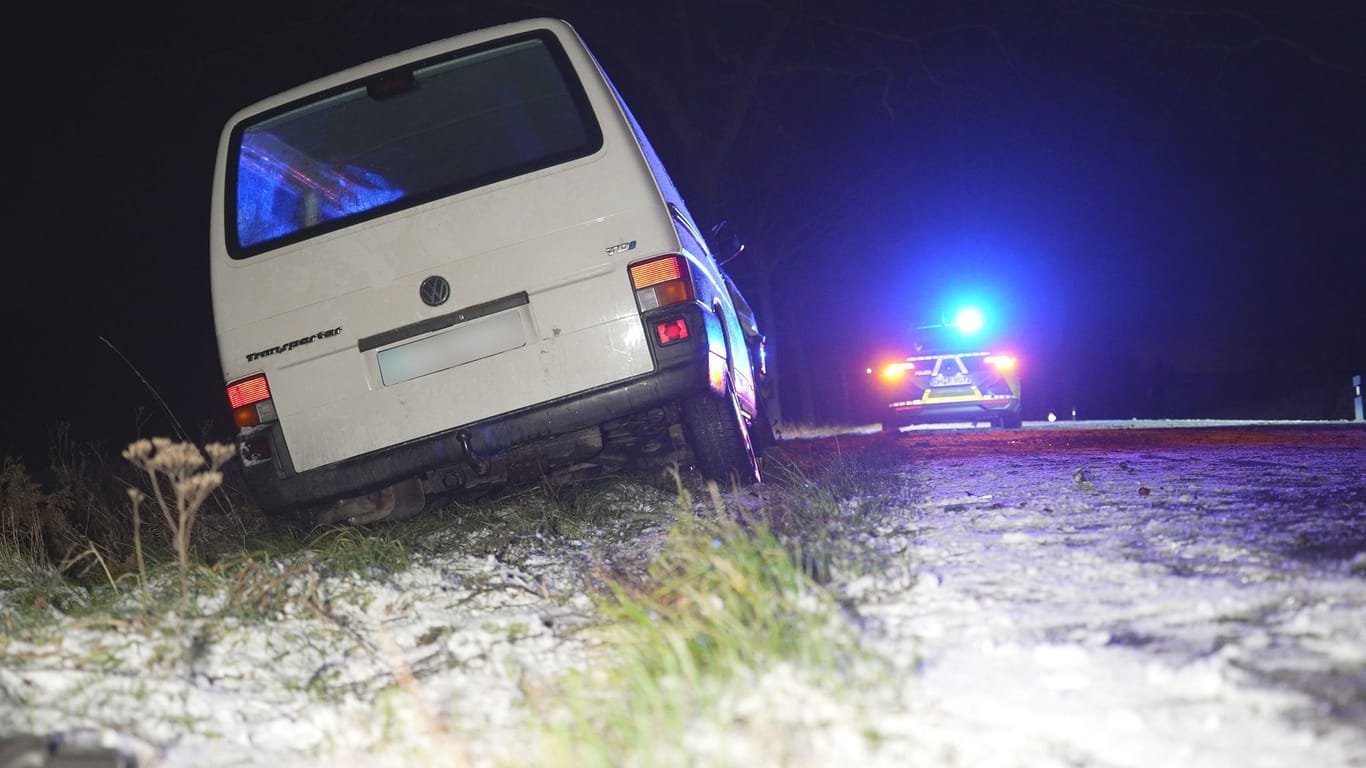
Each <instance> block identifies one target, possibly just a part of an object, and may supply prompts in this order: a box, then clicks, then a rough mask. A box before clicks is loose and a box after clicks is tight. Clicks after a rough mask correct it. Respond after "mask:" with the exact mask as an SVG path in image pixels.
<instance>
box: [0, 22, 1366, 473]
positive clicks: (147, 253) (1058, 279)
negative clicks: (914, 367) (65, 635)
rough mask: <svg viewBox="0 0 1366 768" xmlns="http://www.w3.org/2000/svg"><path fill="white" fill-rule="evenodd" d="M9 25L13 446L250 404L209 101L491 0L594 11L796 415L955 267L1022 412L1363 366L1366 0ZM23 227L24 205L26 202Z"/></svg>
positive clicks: (1165, 399)
mask: <svg viewBox="0 0 1366 768" xmlns="http://www.w3.org/2000/svg"><path fill="white" fill-rule="evenodd" d="M33 13H34V16H33V17H31V19H32V20H31V22H30V24H29V26H27V27H25V29H24V30H21V29H20V28H19V27H14V28H12V31H11V34H12V36H15V37H18V36H23V35H28V36H31V40H29V41H27V42H28V43H29V44H28V45H27V46H11V47H10V49H9V50H10V52H9V53H7V54H6V56H7V67H6V71H7V73H8V74H9V77H8V82H7V87H6V92H5V93H6V97H7V98H6V101H7V109H6V119H5V121H4V123H5V132H6V137H7V141H6V142H5V144H6V146H8V147H9V149H10V155H11V156H10V159H9V165H10V166H11V167H17V168H18V169H19V174H18V176H17V178H12V179H11V184H10V185H9V187H10V190H11V192H10V195H9V196H8V197H9V202H8V203H7V206H8V209H9V210H8V215H7V216H6V221H7V223H8V225H9V230H10V234H11V237H9V238H6V245H7V248H6V250H7V253H6V254H5V255H4V257H3V260H2V261H0V263H2V264H3V266H2V267H0V269H3V272H0V285H2V286H3V289H2V290H3V294H2V296H3V315H0V320H2V321H3V323H4V325H3V328H4V330H5V339H6V346H7V347H8V349H7V350H6V353H5V354H4V355H3V356H0V359H2V360H4V363H3V366H4V370H3V373H2V374H0V381H2V382H3V384H0V404H2V406H3V407H2V408H0V454H7V455H12V456H16V457H21V458H24V459H25V460H26V461H27V462H28V463H29V464H30V466H31V467H33V468H40V467H41V466H42V465H44V464H46V462H47V456H48V451H49V448H50V447H51V446H52V445H53V443H54V441H55V440H56V438H57V437H58V436H60V435H65V436H66V437H67V438H68V439H71V440H74V441H77V442H82V443H84V442H96V443H100V444H104V445H107V446H108V448H109V450H111V451H117V450H118V449H121V448H122V447H123V445H124V444H125V443H126V442H127V441H129V440H131V439H133V438H136V437H139V436H149V435H157V434H164V435H169V434H172V433H173V430H174V429H175V428H176V424H173V423H172V422H173V421H174V422H177V423H178V426H179V428H180V429H183V430H184V431H185V432H187V433H189V434H190V435H191V436H192V437H195V438H205V439H207V438H212V439H226V438H227V437H228V436H229V435H230V434H231V432H230V429H229V427H228V423H227V410H226V404H225V403H224V398H223V394H222V384H223V382H222V380H221V376H220V372H219V369H218V358H217V352H216V349H215V346H214V336H213V325H212V313H211V308H210V305H209V286H208V222H209V215H210V212H209V194H210V183H211V172H212V165H213V160H214V154H215V152H216V149H217V143H218V138H219V132H220V131H221V129H222V127H223V124H224V122H225V121H226V120H227V119H228V118H229V117H230V116H231V115H232V113H233V112H235V111H236V110H237V109H239V108H241V107H243V106H246V105H247V104H249V103H251V102H252V101H255V100H257V99H259V98H263V97H265V96H267V95H270V94H272V93H274V92H276V91H279V90H283V89H285V88H288V87H291V86H293V85H296V84H299V83H301V82H303V81H306V80H308V79H311V78H314V77H318V76H321V75H324V74H326V73H328V72H330V71H332V70H336V69H340V68H343V67H345V66H349V65H352V64H356V63H360V62H362V61H364V60H367V59H369V58H373V57H376V56H379V55H383V54H385V53H390V52H393V51H396V50H399V49H402V48H406V47H409V46H411V45H416V44H419V43H423V42H428V41H431V40H435V39H438V38H442V37H446V36H449V35H454V34H458V33H460V32H463V31H467V30H469V29H472V28H476V27H479V26H483V25H486V24H489V23H495V22H500V21H507V20H512V19H517V18H524V17H528V16H536V15H551V16H559V17H562V18H565V19H567V20H568V21H570V22H571V23H572V24H574V25H575V27H576V28H577V29H578V31H579V32H580V34H581V35H582V36H583V37H584V38H585V40H586V42H587V43H588V45H589V46H590V48H592V49H593V51H594V52H595V54H596V55H597V56H598V58H599V60H600V61H601V62H602V64H603V66H604V68H605V69H606V70H607V72H608V74H609V75H610V76H611V77H612V78H613V79H614V80H615V82H616V84H617V86H618V88H619V89H620V90H621V91H622V93H623V95H624V96H625V98H626V100H627V101H628V103H630V104H631V105H632V107H633V109H634V110H635V112H636V115H637V117H638V118H639V119H640V121H641V122H642V124H643V125H644V127H645V129H646V131H647V132H648V133H649V134H650V135H651V137H652V139H653V141H654V143H655V145H656V148H657V149H658V150H659V151H660V153H661V154H662V155H663V156H664V159H665V162H666V163H668V164H669V166H670V168H671V170H672V172H673V174H674V176H675V180H676V181H677V182H678V183H679V185H680V187H681V188H682V190H683V192H684V194H685V195H686V196H687V198H688V201H689V205H690V206H691V207H692V209H693V212H694V213H695V214H696V215H697V216H698V218H699V219H702V220H703V224H704V226H706V225H707V224H709V223H712V222H715V221H719V220H721V219H725V220H726V221H727V222H728V225H729V227H730V229H732V230H733V231H735V232H738V233H739V234H740V235H741V236H742V237H743V238H744V240H745V242H746V244H747V249H746V251H745V253H744V255H742V256H741V257H740V258H739V259H737V260H736V261H734V262H732V263H731V264H730V265H728V269H730V270H731V271H732V272H733V274H735V276H736V279H737V282H739V283H740V285H741V287H742V289H744V290H745V291H746V293H747V294H748V295H749V297H750V299H751V301H752V303H755V304H756V305H758V306H759V308H760V310H761V311H762V313H763V314H762V318H761V319H762V320H763V322H764V324H765V326H766V328H765V330H766V331H767V333H768V335H769V339H770V346H771V348H772V351H773V356H774V358H773V359H774V367H775V370H776V372H777V373H778V374H779V376H780V380H781V382H782V390H781V391H782V407H783V416H784V417H785V418H786V419H788V420H790V421H800V422H811V423H862V422H863V421H868V420H876V417H875V416H870V415H869V413H868V411H867V405H868V400H867V398H866V397H865V395H866V388H867V377H865V375H864V368H865V367H866V366H870V365H876V364H877V363H880V362H884V361H885V360H886V359H887V358H888V357H889V356H896V355H899V354H905V350H904V347H905V340H906V334H907V331H908V330H909V329H910V328H911V327H912V326H914V325H916V324H920V323H926V322H933V321H935V320H938V319H939V318H940V317H941V316H942V315H943V314H944V313H947V312H951V311H952V310H953V309H954V308H955V307H956V306H958V305H959V304H960V303H962V302H967V301H972V302H975V303H978V305H979V306H981V307H982V308H983V309H984V310H985V311H986V312H987V314H988V318H989V322H990V326H989V328H988V330H989V331H991V332H994V333H996V334H997V335H998V336H1000V337H1001V339H1000V340H1001V343H1002V344H1003V345H1005V347H1008V348H1009V350H1010V351H1013V352H1015V353H1016V354H1017V355H1018V356H1019V357H1020V359H1021V366H1022V368H1021V371H1022V378H1023V381H1024V397H1023V401H1024V407H1025V413H1024V415H1025V418H1026V419H1038V418H1043V417H1045V416H1046V414H1048V413H1049V412H1050V411H1051V412H1056V413H1057V414H1059V415H1060V416H1063V415H1064V414H1066V417H1070V413H1071V409H1073V408H1076V409H1077V412H1078V415H1079V417H1080V418H1130V417H1140V418H1141V417H1193V418H1215V417H1236V418H1242V417H1249V418H1307V419H1330V418H1350V417H1351V413H1352V412H1351V402H1350V395H1351V392H1350V379H1351V376H1352V375H1353V374H1359V373H1363V372H1366V334H1363V332H1362V327H1363V326H1366V322H1363V321H1366V301H1363V287H1364V286H1363V283H1364V282H1366V44H1364V41H1366V10H1362V4H1361V3H1356V2H1352V3H1342V4H1333V3H1312V2H1234V1H1233V0H1229V1H1228V2H1211V3H1177V2H1156V1H1155V0H1154V1H1153V2H1116V1H1112V0H1087V1H1085V2H1083V1H1081V0H1076V1H1074V2H1064V1H1062V0H1058V1H1049V0H1039V1H1037V2H1011V1H1007V0H996V1H994V2H930V3H916V2H909V3H891V2H887V3H871V2H862V1H860V0H847V1H845V2H839V3H818V2H814V1H813V2H805V3H801V2H791V3H780V2H761V1H760V0H692V1H690V2H682V1H680V2H660V3H627V2H620V3H613V2H542V3H510V2H485V3H460V4H457V3H437V2H416V1H415V2H406V3H387V2H365V1H354V0H353V1H350V2H346V1H343V2H335V3H326V4H323V3H307V2H304V3H263V2H238V3H230V4H228V3H225V4H220V5H216V6H209V5H203V6H202V7H195V4H183V7H180V8H178V9H166V10H161V9H158V7H157V6H156V5H119V6H117V7H114V6H104V7H94V8H88V9H81V10H79V11H76V10H74V9H68V8H67V7H66V6H59V5H57V4H49V6H48V7H47V8H46V9H38V10H34V11H33ZM15 234H17V235H18V236H17V238H16V237H13V235H15Z"/></svg>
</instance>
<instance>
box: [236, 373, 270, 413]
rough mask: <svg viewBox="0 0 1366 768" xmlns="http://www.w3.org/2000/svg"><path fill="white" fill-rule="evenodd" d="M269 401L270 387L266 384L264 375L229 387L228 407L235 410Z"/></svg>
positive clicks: (243, 380)
mask: <svg viewBox="0 0 1366 768" xmlns="http://www.w3.org/2000/svg"><path fill="white" fill-rule="evenodd" d="M269 399H270V385H269V384H267V383H266V377H265V375H264V374H258V375H256V376H252V377H251V378H249V379H242V380H241V381H237V382H233V383H232V384H229V385H228V405H230V406H231V407H232V408H233V410H236V409H238V408H241V407H242V406H244V405H252V404H254V403H259V402H261V401H262V400H269Z"/></svg>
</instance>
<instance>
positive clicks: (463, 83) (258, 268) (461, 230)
mask: <svg viewBox="0 0 1366 768" xmlns="http://www.w3.org/2000/svg"><path fill="white" fill-rule="evenodd" d="M212 206H213V208H212V217H211V243H210V245H211V271H210V275H211V284H212V297H213V313H214V321H215V327H216V334H217V343H218V351H219V357H220V363H221V366H222V370H223V374H224V379H225V385H226V389H227V396H228V401H229V406H230V408H231V409H232V414H233V419H234V422H235V424H236V427H237V429H238V434H237V446H238V451H239V455H240V458H241V461H242V465H243V468H244V472H245V476H246V480H247V484H248V487H249V489H250V491H251V493H252V495H253V496H254V497H255V499H256V500H257V501H258V502H259V504H260V505H261V507H262V508H263V509H264V510H265V511H266V512H267V513H268V514H270V515H272V516H276V517H279V518H282V519H292V520H297V521H302V522H305V523H310V524H312V523H328V522H339V521H350V522H355V523H364V522H372V521H377V520H383V519H397V518H402V517H406V516H410V515H413V514H416V513H417V512H419V511H421V509H422V508H423V506H424V503H425V500H426V499H427V498H429V497H430V496H431V495H433V494H435V493H441V492H446V491H459V490H461V489H466V488H472V487H477V486H478V485H480V484H481V483H486V482H492V481H497V480H500V479H506V478H507V477H508V476H509V474H510V473H513V472H515V471H517V470H516V469H515V468H516V467H528V466H529V467H531V468H532V469H531V471H533V472H535V471H548V470H549V469H550V468H552V467H556V466H561V467H562V466H571V465H574V464H576V463H582V462H594V461H603V462H605V461H607V458H605V457H609V456H611V457H621V456H628V457H629V456H631V455H639V454H642V453H650V452H655V453H658V452H661V451H664V452H668V451H675V452H678V451H681V453H682V455H684V456H686V457H687V458H688V459H689V460H690V461H691V462H692V463H693V464H694V465H695V466H696V467H697V469H698V470H700V471H701V472H702V473H703V474H704V475H705V476H706V477H708V478H711V479H715V480H718V481H723V482H738V483H742V484H743V483H752V482H756V481H758V480H759V471H758V464H757V462H756V459H755V453H754V447H753V445H752V441H751V439H750V433H751V429H752V428H753V427H754V426H755V421H756V419H758V420H762V419H763V415H762V408H763V405H762V403H761V402H759V399H758V396H757V395H756V389H757V387H756V385H757V383H758V380H759V378H760V377H761V376H762V375H763V371H762V367H763V366H762V364H760V363H759V362H758V361H757V360H755V359H752V358H755V357H756V355H753V354H751V352H750V350H753V349H761V348H762V335H760V333H759V329H758V326H757V323H756V322H755V320H754V317H753V313H752V312H750V311H749V308H748V306H747V305H745V304H744V301H743V298H742V297H740V296H739V294H738V291H736V290H735V288H734V286H733V283H731V282H730V281H729V280H728V279H727V277H726V276H725V275H724V274H722V272H721V269H720V267H719V266H718V265H717V263H716V260H715V257H714V256H713V254H712V253H711V251H710V248H709V246H708V243H707V242H706V239H705V237H704V236H703V234H702V233H701V231H700V230H699V229H698V227H697V226H696V224H695V223H694V221H693V219H692V216H691V214H690V213H689V211H688V208H687V206H686V205H685V204H684V201H683V199H682V198H681V196H680V195H679V193H678V190H677V189H676V188H675V186H674V184H673V182H672V181H671V179H670V177H669V175H668V173H667V171H666V170H665V168H664V165H663V164H662V162H661V161H660V159H659V158H658V157H657V156H656V155H655V153H654V151H653V149H652V148H651V146H650V143H649V141H648V140H647V139H646V137H645V135H644V132H643V131H642V130H641V128H640V126H639V124H638V123H637V122H636V121H635V119H634V118H633V116H632V114H631V112H630V111H629V109H628V108H627V106H626V104H625V103H624V102H623V100H622V99H621V97H620V95H619V94H618V93H617V91H616V89H615V88H614V87H613V86H612V84H611V83H610V81H609V80H608V79H607V77H606V76H605V74H604V73H603V72H602V70H601V69H600V67H599V65H598V63H597V61H596V60H595V59H594V57H593V56H592V54H591V53H590V52H589V50H588V49H587V48H586V47H585V46H584V44H583V42H582V41H581V40H580V38H579V37H578V35H577V34H576V33H575V31H574V30H573V29H572V28H571V27H570V26H569V25H568V24H566V23H565V22H562V21H559V20H553V19H534V20H528V21H523V22H517V23H513V24H507V25H503V26H499V27H495V28H490V29H485V30H481V31H476V32H471V33H468V34H464V35H460V36H457V37H453V38H450V39H446V40H442V41H438V42H434V43H430V44H427V45H423V46H420V47H418V48H414V49H412V50H409V51H405V52H402V53H398V54H394V55H391V56H388V57H385V58H382V59H379V60H376V61H372V62H369V63H367V64H362V65H360V66H357V67H354V68H351V69H347V70H345V71H342V72H339V73H336V74H333V75H331V76H328V77H325V78H322V79H320V80H317V81H315V82H311V83H308V84H306V85H301V86H299V87H296V88H294V89H292V90H289V91H287V92H284V93H281V94H278V95H276V96H273V97H271V98H267V99H265V100H263V101H260V102H258V103H256V104H253V105H251V106H249V107H247V108H245V109H242V110H240V111H239V112H238V113H237V114H236V115H234V116H233V117H232V118H231V120H229V121H228V123H227V125H226V126H225V128H224V130H223V133H222V137H221V140H220V144H219V151H218V159H217V164H216V167H215V174H214V188H213V202H212ZM737 306H738V311H737ZM759 426H761V427H762V426H763V424H762V421H761V422H760V424H759Z"/></svg>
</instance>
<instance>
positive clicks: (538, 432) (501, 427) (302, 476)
mask: <svg viewBox="0 0 1366 768" xmlns="http://www.w3.org/2000/svg"><path fill="white" fill-rule="evenodd" d="M680 314H682V315H683V316H684V317H685V318H687V320H688V323H689V326H690V327H692V328H705V330H706V333H700V334H696V335H695V336H694V337H692V338H689V339H687V340H685V341H683V342H679V343H675V344H670V345H668V346H663V345H660V344H659V342H658V339H653V344H652V351H653V353H654V355H655V361H656V367H655V370H654V371H652V372H650V373H647V374H645V375H643V376H639V377H636V378H633V379H627V380H625V381H621V382H617V383H614V384H610V385H607V386H604V387H600V388H597V389H593V390H589V391H587V392H582V393H579V394H575V395H571V396H569V397H566V398H562V399H560V400H555V401H551V402H547V403H542V404H538V405H535V406H531V407H529V408H525V409H522V410H518V411H515V412H511V413H507V414H502V415H499V416H495V417H493V418H490V419H485V420H483V421H478V422H474V423H471V424H466V425H463V426H460V427H456V428H454V429H449V430H446V431H443V432H438V433H434V434H432V435H428V436H426V437H422V438H419V439H417V440H412V441H409V442H406V443H401V444H398V445H393V446H390V447H388V448H383V449H381V450H378V451H373V452H371V453H367V454H364V455H362V456H357V457H354V458H350V459H345V460H342V461H339V462H336V463H333V464H328V465H325V466H321V467H317V468H315V469H311V470H307V471H304V472H297V473H296V472H294V471H293V470H292V465H291V462H290V459H289V449H288V446H287V445H286V444H285V442H284V440H283V438H282V436H281V433H280V431H279V430H278V429H272V430H271V435H270V445H271V453H272V456H273V457H274V458H273V460H272V461H268V462H264V463H260V464H255V465H251V466H247V467H244V478H245V480H246V484H247V490H248V491H249V492H250V494H251V496H252V498H253V499H254V500H255V501H256V502H257V504H258V505H260V507H261V508H262V509H263V510H264V511H265V512H266V513H267V514H269V515H272V516H277V515H279V516H292V515H296V514H297V513H298V512H300V511H303V510H307V509H309V508H312V507H317V506H319V505H321V504H326V503H329V502H332V501H336V500H339V499H345V498H352V497H356V496H362V495H365V494H368V493H372V492H374V491H377V490H380V489H383V488H385V487H387V486H390V485H393V484H395V483H397V482H400V481H402V480H405V479H408V478H411V477H416V476H420V475H422V474H424V473H426V472H429V471H431V470H435V469H440V468H448V467H451V466H455V465H461V464H469V465H471V466H473V465H474V464H477V463H479V462H483V461H487V460H489V459H491V458H493V457H497V456H500V455H503V454H506V453H507V452H508V451H509V450H511V449H512V448H513V447H514V446H517V445H521V444H525V443H531V442H534V441H537V440H543V439H547V438H553V437H557V436H561V435H566V434H569V433H572V432H576V431H579V430H583V429H586V428H590V427H596V426H599V425H601V424H603V423H604V422H608V421H611V420H613V419H619V418H622V417H625V416H630V415H632V414H637V413H641V412H644V411H648V410H650V409H653V408H659V407H661V406H666V405H670V404H674V403H678V402H680V401H682V400H684V399H686V398H688V397H690V396H693V395H696V394H698V393H701V392H703V391H705V390H706V389H708V388H709V387H710V386H711V383H710V382H711V380H712V379H713V378H714V377H713V376H712V371H713V370H714V369H715V368H716V366H717V365H718V364H719V365H724V364H725V358H724V353H725V342H724V340H723V336H722V331H721V324H720V321H719V320H718V319H717V318H716V316H715V315H713V314H712V313H711V312H709V311H706V310H704V309H703V308H702V307H700V306H698V305H687V306H684V307H678V308H671V309H670V310H663V311H656V312H651V313H649V315H647V316H646V318H645V322H646V325H647V328H648V327H650V326H652V322H651V321H652V319H653V318H663V317H669V316H677V315H680ZM652 338H653V337H652ZM718 342H719V343H718ZM718 351H719V352H720V360H719V361H718V360H716V359H714V358H715V357H716V356H717V352H718Z"/></svg>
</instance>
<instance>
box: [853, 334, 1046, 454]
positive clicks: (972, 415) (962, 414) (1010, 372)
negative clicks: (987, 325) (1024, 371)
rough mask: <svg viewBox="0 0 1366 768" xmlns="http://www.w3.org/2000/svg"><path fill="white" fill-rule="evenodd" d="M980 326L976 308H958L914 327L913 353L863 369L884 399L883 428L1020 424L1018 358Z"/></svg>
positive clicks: (1004, 426) (1011, 427)
mask: <svg viewBox="0 0 1366 768" xmlns="http://www.w3.org/2000/svg"><path fill="white" fill-rule="evenodd" d="M983 325H984V320H983V316H982V314H981V312H980V311H978V310H976V309H971V308H969V309H964V310H961V311H960V312H959V313H958V314H957V315H955V316H954V318H953V320H952V321H951V322H946V323H938V324H934V325H924V326H920V327H919V328H917V329H916V332H915V333H914V335H913V339H912V347H913V351H914V354H912V355H910V356H908V357H906V358H904V359H901V360H897V361H895V362H890V363H886V364H884V365H882V366H881V367H880V368H877V369H875V368H869V369H868V373H869V374H870V375H876V376H877V379H878V380H877V382H876V385H875V386H876V388H877V391H878V396H879V398H880V402H882V403H885V406H884V411H883V420H882V428H883V431H885V432H895V431H900V430H901V429H902V428H903V427H906V426H910V425H916V424H942V423H950V422H969V423H972V424H973V425H978V424H989V425H992V426H995V427H1003V428H1007V429H1017V428H1019V427H1020V426H1021V424H1022V419H1021V416H1020V371H1019V360H1018V359H1017V358H1016V357H1015V356H1014V355H1012V354H1009V353H1007V352H1003V351H1000V350H997V349H993V348H990V347H989V346H987V345H985V344H984V343H983V342H981V341H980V334H979V332H980V331H981V330H982V327H983Z"/></svg>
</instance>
